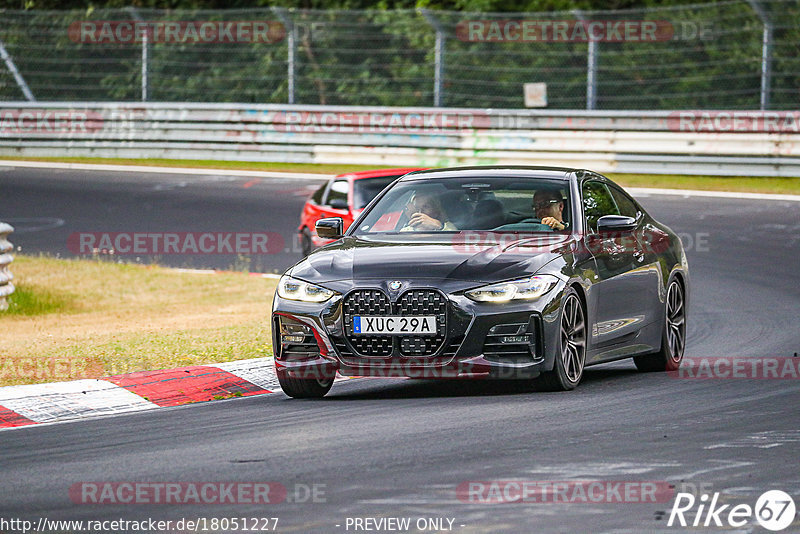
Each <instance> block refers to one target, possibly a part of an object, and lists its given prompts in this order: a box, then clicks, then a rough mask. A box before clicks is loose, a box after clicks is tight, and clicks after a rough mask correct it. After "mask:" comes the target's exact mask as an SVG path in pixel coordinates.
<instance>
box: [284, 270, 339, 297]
mask: <svg viewBox="0 0 800 534" xmlns="http://www.w3.org/2000/svg"><path fill="white" fill-rule="evenodd" d="M333 295H335V293H334V292H333V291H331V290H330V289H325V288H324V287H321V286H318V285H315V284H309V283H308V282H303V281H302V280H298V279H297V278H292V277H291V276H286V275H283V276H282V277H281V279H280V281H279V282H278V296H280V297H281V298H283V299H288V300H301V301H303V302H325V301H326V300H328V299H329V298H331V297H332V296H333Z"/></svg>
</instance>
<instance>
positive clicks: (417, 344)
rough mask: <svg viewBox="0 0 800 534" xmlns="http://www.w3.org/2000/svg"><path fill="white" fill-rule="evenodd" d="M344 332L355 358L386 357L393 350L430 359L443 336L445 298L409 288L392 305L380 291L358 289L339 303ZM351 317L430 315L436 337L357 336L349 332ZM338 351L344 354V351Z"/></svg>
mask: <svg viewBox="0 0 800 534" xmlns="http://www.w3.org/2000/svg"><path fill="white" fill-rule="evenodd" d="M342 306H343V312H344V313H343V316H344V332H345V338H346V339H347V341H348V343H349V345H350V346H351V347H352V349H353V350H354V351H355V353H356V354H357V355H358V356H368V357H379V358H386V357H389V356H391V355H392V353H393V352H394V350H395V349H397V350H399V352H400V354H401V355H403V356H406V357H420V356H422V357H426V356H433V355H434V354H436V352H437V351H438V350H439V349H440V348H441V347H442V345H443V344H444V341H445V338H446V337H447V298H446V297H445V296H444V295H442V294H441V293H440V292H439V291H436V290H433V289H412V290H409V291H406V292H405V293H403V294H402V295H401V296H400V298H399V299H398V300H397V302H395V303H394V304H392V303H391V301H390V300H389V297H388V296H386V294H385V293H384V292H383V291H380V290H378V289H359V290H356V291H353V292H351V293H350V294H348V295H347V296H346V297H345V299H344V302H343V305H342ZM355 315H377V316H381V315H403V316H415V315H416V316H418V315H434V316H436V334H435V335H419V336H392V335H361V334H354V333H353V316H355ZM337 348H339V349H340V352H342V353H346V352H349V351H347V350H344V351H342V350H341V348H340V347H338V346H337Z"/></svg>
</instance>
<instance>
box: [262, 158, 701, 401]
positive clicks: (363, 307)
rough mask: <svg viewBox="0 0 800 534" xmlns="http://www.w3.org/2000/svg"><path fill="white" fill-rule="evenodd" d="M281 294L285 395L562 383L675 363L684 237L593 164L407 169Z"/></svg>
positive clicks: (278, 313) (278, 363)
mask: <svg viewBox="0 0 800 534" xmlns="http://www.w3.org/2000/svg"><path fill="white" fill-rule="evenodd" d="M317 232H318V234H319V235H320V236H323V237H330V238H336V239H337V240H336V241H334V242H333V243H331V244H329V245H327V246H325V247H323V248H321V249H319V250H318V251H316V252H314V253H313V254H311V255H309V256H308V257H307V258H305V259H303V260H302V261H301V262H300V263H298V264H296V265H295V266H294V267H292V268H290V269H289V270H288V271H287V272H286V274H284V275H283V277H282V278H281V280H280V282H279V284H278V289H277V291H276V295H275V299H274V304H273V312H272V332H273V347H274V352H275V367H276V372H277V375H278V379H279V381H280V384H281V386H282V388H283V391H284V392H285V393H286V394H287V395H289V396H291V397H322V396H324V395H325V394H326V393H327V392H328V391H329V390H330V388H331V386H332V384H333V378H334V376H335V374H336V373H337V372H338V373H340V374H341V375H345V376H383V377H398V376H404V377H416V378H461V377H463V378H478V377H487V378H490V377H497V378H517V379H526V380H533V381H535V382H536V384H537V385H538V387H540V388H541V389H546V390H571V389H573V388H575V387H576V386H577V385H578V383H579V382H580V381H581V378H582V376H583V371H584V368H585V367H586V366H589V365H595V364H599V363H605V362H609V361H613V360H619V359H622V358H633V360H634V362H635V364H636V367H637V368H638V369H640V370H643V371H659V370H660V371H669V370H675V369H677V368H678V367H679V366H680V364H681V360H682V358H683V352H684V344H685V339H686V308H687V302H688V297H689V270H688V264H687V262H686V255H685V254H684V250H683V246H682V245H681V242H680V239H679V238H678V236H677V235H676V234H675V233H673V232H672V231H671V230H670V229H669V228H668V227H666V226H665V225H663V224H661V223H659V222H657V221H656V220H654V219H653V218H652V217H650V216H649V215H648V214H647V212H645V210H644V209H642V207H641V206H640V205H639V204H638V203H637V202H636V201H635V200H634V199H633V198H631V197H630V196H629V195H628V194H627V193H626V192H625V191H624V190H623V189H622V188H621V187H619V186H618V185H616V184H615V183H613V182H612V181H611V180H609V179H608V178H606V177H604V176H601V175H600V174H597V173H595V172H592V171H588V170H580V169H567V168H553V167H511V166H509V167H462V168H451V169H434V170H427V171H418V172H412V173H409V174H406V175H405V176H403V177H401V178H399V179H398V180H396V181H395V182H394V183H392V184H391V185H390V186H389V187H387V188H386V189H385V190H384V191H383V192H382V193H381V194H379V195H378V196H377V197H376V198H375V199H374V200H373V201H372V203H370V205H369V206H367V208H366V209H365V210H364V212H363V213H362V214H361V216H360V217H359V218H358V219H357V220H356V221H355V222H354V223H353V225H352V226H351V227H350V228H349V229H348V231H347V232H345V233H344V235H343V232H342V220H341V219H339V218H329V219H322V220H320V221H318V223H317Z"/></svg>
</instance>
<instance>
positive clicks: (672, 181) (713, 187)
mask: <svg viewBox="0 0 800 534" xmlns="http://www.w3.org/2000/svg"><path fill="white" fill-rule="evenodd" d="M0 159H5V160H26V161H53V162H64V163H89V164H92V163H94V164H105V165H145V166H157V167H190V168H201V169H235V170H252V171H275V172H308V173H319V174H341V173H344V172H352V171H363V170H369V169H387V168H390V167H391V166H386V165H334V164H331V165H326V164H316V163H278V162H275V163H271V162H248V161H218V160H182V159H138V160H137V159H119V158H25V157H5V156H0ZM608 177H609V178H611V179H613V180H614V181H616V182H618V183H620V184H621V185H623V186H627V187H656V188H665V189H700V190H706V191H734V192H736V191H739V192H750V193H780V194H800V178H769V177H764V178H758V177H744V176H732V177H727V176H675V175H662V174H618V173H609V174H608Z"/></svg>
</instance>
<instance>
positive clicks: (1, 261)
mask: <svg viewBox="0 0 800 534" xmlns="http://www.w3.org/2000/svg"><path fill="white" fill-rule="evenodd" d="M13 231H14V227H13V226H11V225H9V224H6V223H3V222H0V311H3V310H7V309H8V302H6V297H7V296H9V295H10V294H11V293H13V292H14V284H12V283H11V280H13V279H14V276H13V275H12V274H11V271H9V270H8V265H9V264H10V263H11V262H12V261H13V260H14V256H12V255H11V254H10V252H11V251H12V250H13V249H14V247H13V246H12V245H11V243H9V242H8V239H7V237H8V234H10V233H11V232H13Z"/></svg>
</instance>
